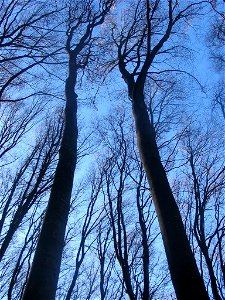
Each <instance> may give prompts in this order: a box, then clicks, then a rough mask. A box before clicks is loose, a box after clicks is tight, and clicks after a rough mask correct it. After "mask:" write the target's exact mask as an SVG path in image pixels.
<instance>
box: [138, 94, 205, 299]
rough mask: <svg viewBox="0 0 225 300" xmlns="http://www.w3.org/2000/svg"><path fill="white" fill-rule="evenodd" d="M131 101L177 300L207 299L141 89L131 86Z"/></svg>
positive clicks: (141, 154) (139, 146) (139, 145)
mask: <svg viewBox="0 0 225 300" xmlns="http://www.w3.org/2000/svg"><path fill="white" fill-rule="evenodd" d="M132 100H133V101H132V104H133V116H134V120H135V125H136V137H137V144H138V149H139V152H140V156H141V160H142V163H143V167H144V169H145V172H146V176H147V179H148V182H149V185H150V189H151V193H152V197H153V201H154V205H155V208H156V212H157V216H158V220H159V225H160V229H161V233H162V238H163V242H164V246H165V251H166V255H167V260H168V264H169V269H170V273H171V278H172V281H173V285H174V288H175V292H176V295H177V299H179V300H190V299H191V300H200V299H201V300H203V299H207V300H208V299H209V297H208V294H207V292H206V289H205V286H204V283H203V280H202V278H201V276H200V274H199V271H198V267H197V265H196V261H195V258H194V255H193V253H192V250H191V247H190V244H189V241H188V239H187V236H186V233H185V229H184V225H183V222H182V219H181V215H180V212H179V209H178V207H177V204H176V201H175V198H174V196H173V194H172V191H171V188H170V185H169V182H168V179H167V176H166V172H165V170H164V168H163V165H162V163H161V160H160V155H159V151H158V148H157V144H156V140H155V132H154V128H153V126H152V124H151V123H150V120H149V116H148V112H147V108H146V105H145V102H144V95H143V92H142V91H140V90H138V89H135V88H134V89H133V97H132Z"/></svg>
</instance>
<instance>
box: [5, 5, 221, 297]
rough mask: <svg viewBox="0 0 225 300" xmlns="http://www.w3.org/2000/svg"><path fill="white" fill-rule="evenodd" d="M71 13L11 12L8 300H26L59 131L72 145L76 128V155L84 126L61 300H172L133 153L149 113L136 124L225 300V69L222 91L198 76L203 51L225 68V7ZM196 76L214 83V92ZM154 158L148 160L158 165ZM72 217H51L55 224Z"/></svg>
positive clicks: (46, 8)
mask: <svg viewBox="0 0 225 300" xmlns="http://www.w3.org/2000/svg"><path fill="white" fill-rule="evenodd" d="M208 2H210V3H208ZM50 4H51V5H50ZM64 4H65V5H64V6H62V5H61V3H57V1H54V3H53V2H51V1H48V3H47V4H46V3H43V2H41V1H40V2H38V3H37V2H33V1H32V0H29V1H26V2H25V3H21V2H20V1H14V0H12V1H3V4H1V13H0V14H1V17H0V20H1V23H0V24H1V27H0V28H1V37H0V41H1V44H0V45H1V46H0V47H1V53H0V70H1V71H0V72H1V74H2V75H3V76H2V77H1V80H0V93H1V105H0V126H1V130H0V146H1V147H0V157H1V162H0V166H1V168H0V172H1V177H0V188H1V199H2V200H1V205H0V211H1V217H0V229H1V236H0V243H1V244H0V247H1V248H0V249H1V250H0V254H1V265H0V279H1V292H0V293H1V298H2V299H22V295H23V294H24V291H25V286H26V283H27V280H28V274H29V272H30V269H31V265H32V261H33V258H34V252H35V250H36V249H37V241H38V237H39V236H40V230H41V226H42V223H43V218H44V215H45V211H46V206H47V202H48V198H49V193H50V190H51V188H52V184H53V178H54V176H55V174H57V172H56V171H55V169H56V166H57V162H58V160H59V158H60V157H61V156H62V155H61V154H60V156H59V157H58V151H59V147H60V143H61V141H62V134H63V128H64V137H65V132H68V131H69V130H68V124H70V125H71V124H72V123H73V126H72V127H73V129H72V130H71V131H70V132H71V136H69V138H68V143H67V144H66V146H65V147H64V149H65V150H66V151H68V150H70V149H72V148H73V149H75V148H76V132H77V128H76V122H77V123H78V127H79V131H80V136H79V137H78V147H77V150H76V149H75V152H74V153H76V151H77V157H78V158H79V159H78V162H77V169H76V172H77V173H76V180H75V181H74V188H73V191H72V194H71V202H70V204H69V202H68V205H67V212H66V214H68V225H67V227H66V228H65V222H64V225H63V226H64V229H65V237H64V235H63V234H62V236H61V242H60V244H61V246H60V248H61V250H60V251H62V264H61V268H60V273H59V281H58V286H57V290H56V287H54V288H53V290H54V293H56V295H55V296H52V298H54V297H55V299H102V300H103V299H104V300H105V299H129V298H130V299H176V296H175V292H174V290H173V286H172V284H171V279H170V275H169V269H168V266H167V263H166V258H165V254H164V250H163V247H162V234H161V233H160V230H159V228H158V223H157V217H156V212H155V209H154V206H153V202H152V201H153V199H152V197H153V198H154V192H152V191H153V190H154V188H153V189H152V188H151V189H150V188H149V186H148V182H147V178H146V176H145V172H144V168H143V165H142V163H141V161H140V159H139V155H138V148H137V146H136V142H135V128H134V120H133V117H132V112H131V109H130V108H131V107H130V106H131V105H132V102H133V111H134V113H135V114H136V113H137V109H139V108H140V107H139V104H140V103H142V104H143V107H141V109H142V108H144V111H143V112H144V113H141V114H140V119H139V117H137V115H136V123H137V122H138V124H141V122H142V121H143V120H144V115H145V116H147V115H148V118H149V121H150V127H151V137H152V141H153V142H154V145H155V146H156V145H157V151H158V153H159V154H160V159H161V167H162V168H163V169H164V171H165V173H164V174H166V176H167V178H168V182H169V183H170V186H171V190H172V191H173V197H174V199H175V200H176V205H177V207H178V208H179V211H180V214H181V218H182V222H183V224H184V227H185V230H186V233H187V237H188V240H189V243H190V245H191V249H192V252H193V253H194V255H195V259H196V263H197V266H198V270H199V273H200V276H201V278H202V279H203V280H204V284H205V286H206V290H207V293H208V295H209V297H210V298H212V299H213V298H215V299H224V298H225V294H224V293H225V292H224V277H225V276H224V209H223V207H224V197H223V195H224V154H223V153H224V124H225V123H224V122H223V98H224V97H223V85H222V84H221V82H222V81H221V78H222V77H223V73H222V68H220V77H219V78H218V75H217V76H215V78H214V76H213V75H214V69H212V64H211V68H209V66H208V65H204V66H202V64H201V63H200V62H199V61H197V64H195V57H197V53H196V51H195V47H197V46H195V42H196V45H197V44H198V45H199V44H201V47H200V48H199V49H201V51H204V55H205V56H206V55H208V57H212V56H213V55H215V57H218V56H220V57H222V55H221V53H223V39H221V36H222V34H223V29H222V28H223V14H224V12H223V3H222V4H221V3H219V1H218V2H217V6H215V5H214V6H212V5H211V4H212V3H211V1H199V2H198V3H196V2H194V1H193V2H192V1H188V2H186V3H184V2H181V1H180V2H178V1H115V2H111V1H100V2H99V1H76V2H73V3H70V1H68V2H66V3H64ZM208 4H209V5H208ZM206 12H207V14H206ZM106 13H107V14H106ZM105 14H106V16H105ZM216 14H217V15H218V14H219V16H220V17H219V18H217V21H218V22H217V23H216V22H215V23H214V25H213V26H214V27H213V28H214V31H210V32H211V33H210V38H209V34H208V33H207V34H206V31H207V28H209V29H210V30H211V28H212V27H211V24H210V23H209V22H207V21H206V18H207V16H209V18H210V19H211V20H213V18H211V16H213V15H214V16H215V15H216ZM196 16H197V18H195V17H196ZM146 17H147V18H146ZM207 20H208V19H207ZM96 25H99V26H98V27H95V26H96ZM199 28H201V31H200V29H199ZM202 28H204V30H203V29H202ZM208 32H209V31H208ZM213 32H214V33H213ZM200 33H201V34H200ZM196 36H197V39H198V43H197V39H196ZM184 37H185V39H184ZM206 39H207V46H208V44H209V46H210V47H211V48H210V50H209V48H208V49H206V47H205V45H206ZM66 41H67V42H66ZM193 41H194V42H193ZM65 46H66V51H65ZM210 51H211V52H210ZM146 53H147V56H146ZM212 54H213V55H212ZM216 54H218V55H217V56H216ZM219 54H220V55H219ZM215 60H216V58H215V59H214V61H215ZM118 64H119V67H120V71H122V74H121V73H120V71H119V70H118V69H117V67H116V66H117V65H118ZM68 66H69V76H67V69H68ZM148 67H149V68H148ZM201 68H202V69H201ZM195 69H196V70H200V69H201V70H200V72H199V73H204V72H203V71H202V70H203V69H204V70H207V72H208V74H210V77H211V79H212V80H211V82H210V81H208V82H207V78H205V76H203V75H201V76H198V75H199V73H198V72H197V71H195ZM143 74H144V75H143ZM121 76H123V78H121ZM194 76H195V77H196V78H194ZM67 77H68V78H67ZM144 77H145V78H144ZM66 78H67V79H66ZM124 79H125V82H124ZM217 79H219V80H220V85H219V89H215V84H214V83H215V82H216V81H217ZM65 82H66V105H67V109H66V120H65V119H64V117H65V115H64V116H63V115H62V107H64V104H65V101H64V96H63V93H64V92H65ZM197 82H198V83H197ZM143 83H144V89H143ZM196 83H197V84H196ZM127 84H128V92H129V95H128V96H127ZM211 84H212V85H211ZM134 85H135V89H134V88H133V87H134ZM204 85H205V86H204ZM136 88H137V89H136ZM203 88H204V89H203ZM202 89H203V90H204V93H203V92H202ZM138 91H139V92H138ZM140 97H141V98H143V97H144V101H142V102H140V101H139V100H140ZM134 98H135V99H136V100H135V101H134ZM212 99H213V101H212ZM142 100H143V99H142ZM76 102H78V116H76V105H77V104H76ZM134 102H135V103H134ZM212 102H213V104H215V105H214V106H212V105H211V104H212ZM68 103H70V104H71V105H70V104H68ZM199 104H200V106H199ZM136 105H137V107H136ZM215 112H216V113H215ZM68 115H69V118H70V119H69V118H68ZM69 120H70V121H69ZM139 120H140V123H139ZM63 124H64V127H63ZM66 124H67V125H66ZM70 125H69V127H70ZM72 127H70V129H71V128H72ZM145 128H146V126H145ZM142 133H143V131H142ZM69 144H71V148H70V147H68V145H69ZM64 149H63V148H61V150H60V151H61V152H60V153H62V152H64ZM149 149H152V147H150V148H149V147H147V151H145V150H146V149H145V147H143V149H142V150H143V151H144V154H146V155H148V154H149V152H150V151H149ZM69 155H70V154H67V155H66V157H65V160H64V161H65V163H63V166H64V167H65V166H66V165H68V168H72V165H73V164H72V160H73V159H74V156H73V154H72V159H71V158H69ZM75 156H76V155H75ZM142 159H143V155H142ZM75 160H76V157H75ZM152 163H154V164H155V158H154V160H153V161H152ZM150 169H151V166H150ZM154 170H155V169H154ZM151 172H152V171H151ZM155 175H156V176H157V177H160V176H159V172H156V174H155ZM151 176H152V175H151ZM71 178H72V177H71ZM151 180H152V179H151ZM63 181H64V182H65V183H66V185H67V184H68V173H66V175H64V176H63V178H62V179H60V181H59V183H58V184H57V188H60V189H61V188H62V186H63V185H62V182H63ZM71 188H72V179H71V183H70V190H71ZM160 190H162V186H161V185H160ZM57 196H59V194H58V193H57ZM68 199H69V198H68ZM154 201H155V200H154ZM60 204H62V203H60ZM163 204H165V201H164V200H163ZM163 206H164V205H162V207H163ZM163 208H165V207H163ZM169 209H170V207H169V208H168V209H167V210H166V214H168V212H169ZM62 212H63V210H62V209H60V213H59V214H55V213H54V214H53V217H54V218H56V217H57V218H56V219H57V220H56V222H55V223H54V224H56V223H58V221H59V219H60V218H61V217H62ZM172 216H173V214H172ZM66 219H67V217H66V218H64V220H66ZM174 224H175V225H177V222H175V223H174ZM63 226H62V227H63ZM47 227H48V226H47ZM62 227H61V226H60V228H62ZM167 227H169V228H170V229H171V226H170V225H168V224H167ZM64 229H63V230H64ZM167 229H168V228H167ZM48 230H49V227H48ZM54 230H55V225H54ZM50 231H52V232H53V230H50ZM172 231H173V230H172ZM173 232H174V231H173ZM58 237H59V235H58V234H56V238H58ZM164 240H165V236H164ZM49 241H50V239H49ZM173 241H174V242H176V241H177V238H175V239H174V237H173ZM41 248H42V250H43V247H41ZM172 252H173V253H172V254H173V255H174V253H175V252H174V251H172ZM57 254H59V252H57ZM60 255H61V254H60ZM60 255H59V257H60ZM52 257H53V256H52ZM59 261H60V259H59ZM38 264H39V263H38ZM46 266H47V264H46ZM58 266H59V264H58ZM170 268H171V265H170ZM48 269H49V270H50V271H52V270H53V269H52V268H48ZM56 273H57V272H56ZM46 274H47V273H46ZM42 275H43V273H42ZM57 276H58V275H57V274H56V277H57ZM34 277H36V275H35V276H34ZM36 279H37V277H36ZM47 282H48V284H49V281H47ZM55 282H56V281H55ZM185 285H186V288H187V289H188V288H189V289H190V286H189V284H187V282H185ZM38 288H39V287H38ZM178 289H179V283H178ZM178 294H179V293H177V295H178ZM43 297H44V296H43ZM177 297H178V299H185V297H186V296H184V297H183V296H179V295H178V296H177ZM194 297H196V294H194V295H193V297H192V298H193V299H194ZM32 299H33V298H32ZM198 299H200V297H198Z"/></svg>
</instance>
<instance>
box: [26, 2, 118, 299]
mask: <svg viewBox="0 0 225 300" xmlns="http://www.w3.org/2000/svg"><path fill="white" fill-rule="evenodd" d="M112 4H113V1H102V2H101V3H100V6H99V7H97V9H96V8H95V3H94V1H86V2H83V1H80V2H79V1H78V2H75V3H71V4H70V6H69V17H68V29H67V33H66V34H67V40H66V51H67V53H68V57H69V71H68V72H69V74H68V78H67V79H66V84H65V95H66V107H65V126H64V132H63V137H62V142H61V146H60V151H59V161H58V164H57V168H56V171H55V177H54V181H53V185H52V189H51V194H50V198H49V203H48V207H47V210H46V214H45V218H44V222H43V225H42V229H41V234H40V237H39V240H38V243H37V247H36V251H35V255H34V259H33V263H32V268H31V271H30V275H29V278H28V282H27V285H26V288H25V291H24V295H23V298H22V299H23V300H26V299H27V300H28V299H54V297H55V293H56V288H57V282H58V276H59V272H60V263H61V257H62V251H63V247H64V236H65V229H66V224H67V219H68V214H69V210H70V198H71V193H72V187H73V178H74V171H75V167H76V162H77V136H78V128H77V97H78V96H77V93H76V91H75V89H76V83H77V76H78V74H79V72H80V71H82V70H83V69H84V68H85V67H86V66H87V64H88V61H89V59H90V55H91V51H92V50H91V46H92V41H93V40H92V36H93V31H94V29H95V27H96V26H98V25H100V24H102V23H103V22H104V18H105V15H106V14H107V13H108V11H109V10H110V8H111V6H112ZM78 12H79V13H78ZM76 34H78V37H79V38H77V37H76Z"/></svg>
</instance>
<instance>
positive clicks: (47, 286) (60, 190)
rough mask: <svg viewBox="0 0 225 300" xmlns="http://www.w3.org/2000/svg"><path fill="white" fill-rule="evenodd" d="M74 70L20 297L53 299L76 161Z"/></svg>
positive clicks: (66, 91)
mask: <svg viewBox="0 0 225 300" xmlns="http://www.w3.org/2000/svg"><path fill="white" fill-rule="evenodd" d="M75 75H76V73H75V72H73V74H71V70H70V74H69V77H68V79H67V81H66V86H65V94H66V108H65V128H64V133H63V138H62V143H61V148H60V151H59V161H58V165H57V168H56V172H55V177H54V182H53V186H52V190H51V194H50V199H49V203H48V207H47V210H46V214H45V218H44V222H43V225H42V229H41V234H40V238H39V240H38V244H37V248H36V252H35V255H34V260H33V264H32V268H31V272H30V275H29V278H28V282H27V285H26V288H25V292H24V295H23V298H22V299H23V300H54V299H55V293H56V288H57V282H58V277H59V271H60V264H61V257H62V251H63V247H64V235H65V230H66V224H67V219H68V214H69V210H70V198H71V192H72V187H73V177H74V171H75V166H76V161H77V135H78V130H77V95H76V93H75V91H74V88H75V82H76V76H75Z"/></svg>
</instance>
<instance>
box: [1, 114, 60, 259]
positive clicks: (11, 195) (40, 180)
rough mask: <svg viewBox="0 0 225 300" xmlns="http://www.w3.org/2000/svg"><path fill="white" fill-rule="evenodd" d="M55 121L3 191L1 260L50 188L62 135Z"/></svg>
mask: <svg viewBox="0 0 225 300" xmlns="http://www.w3.org/2000/svg"><path fill="white" fill-rule="evenodd" d="M60 118H61V116H60ZM61 120H62V118H61ZM57 121H58V122H57V124H54V123H55V120H54V123H53V120H52V121H49V120H48V122H47V124H46V128H45V131H44V134H42V135H41V137H39V138H38V139H37V143H36V145H35V146H34V149H33V151H32V152H31V153H30V155H29V156H28V157H27V158H26V160H25V161H24V163H23V164H22V165H21V167H20V168H19V169H18V171H17V172H16V176H15V178H14V180H13V182H12V185H11V186H10V187H9V190H8V191H6V192H5V195H4V201H3V204H4V205H2V207H1V209H2V217H1V220H0V233H2V230H3V229H4V232H3V234H2V235H1V247H0V261H1V260H2V258H3V256H4V254H5V252H6V250H7V248H8V246H9V244H10V242H11V240H12V238H13V235H14V234H15V232H16V230H17V229H18V228H19V227H20V225H21V223H22V221H23V220H24V218H25V216H26V215H27V213H28V212H29V210H30V209H31V208H32V206H33V205H34V204H35V203H36V202H37V201H38V202H40V201H41V199H42V197H43V196H44V195H45V194H46V192H48V191H49V189H50V188H51V185H52V179H53V170H54V167H53V166H54V165H55V162H56V155H57V153H58V149H59V144H60V141H61V135H62V122H60V119H58V120H57ZM24 181H25V184H24ZM8 223H9V224H10V225H7V224H8ZM5 227H6V228H5Z"/></svg>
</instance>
